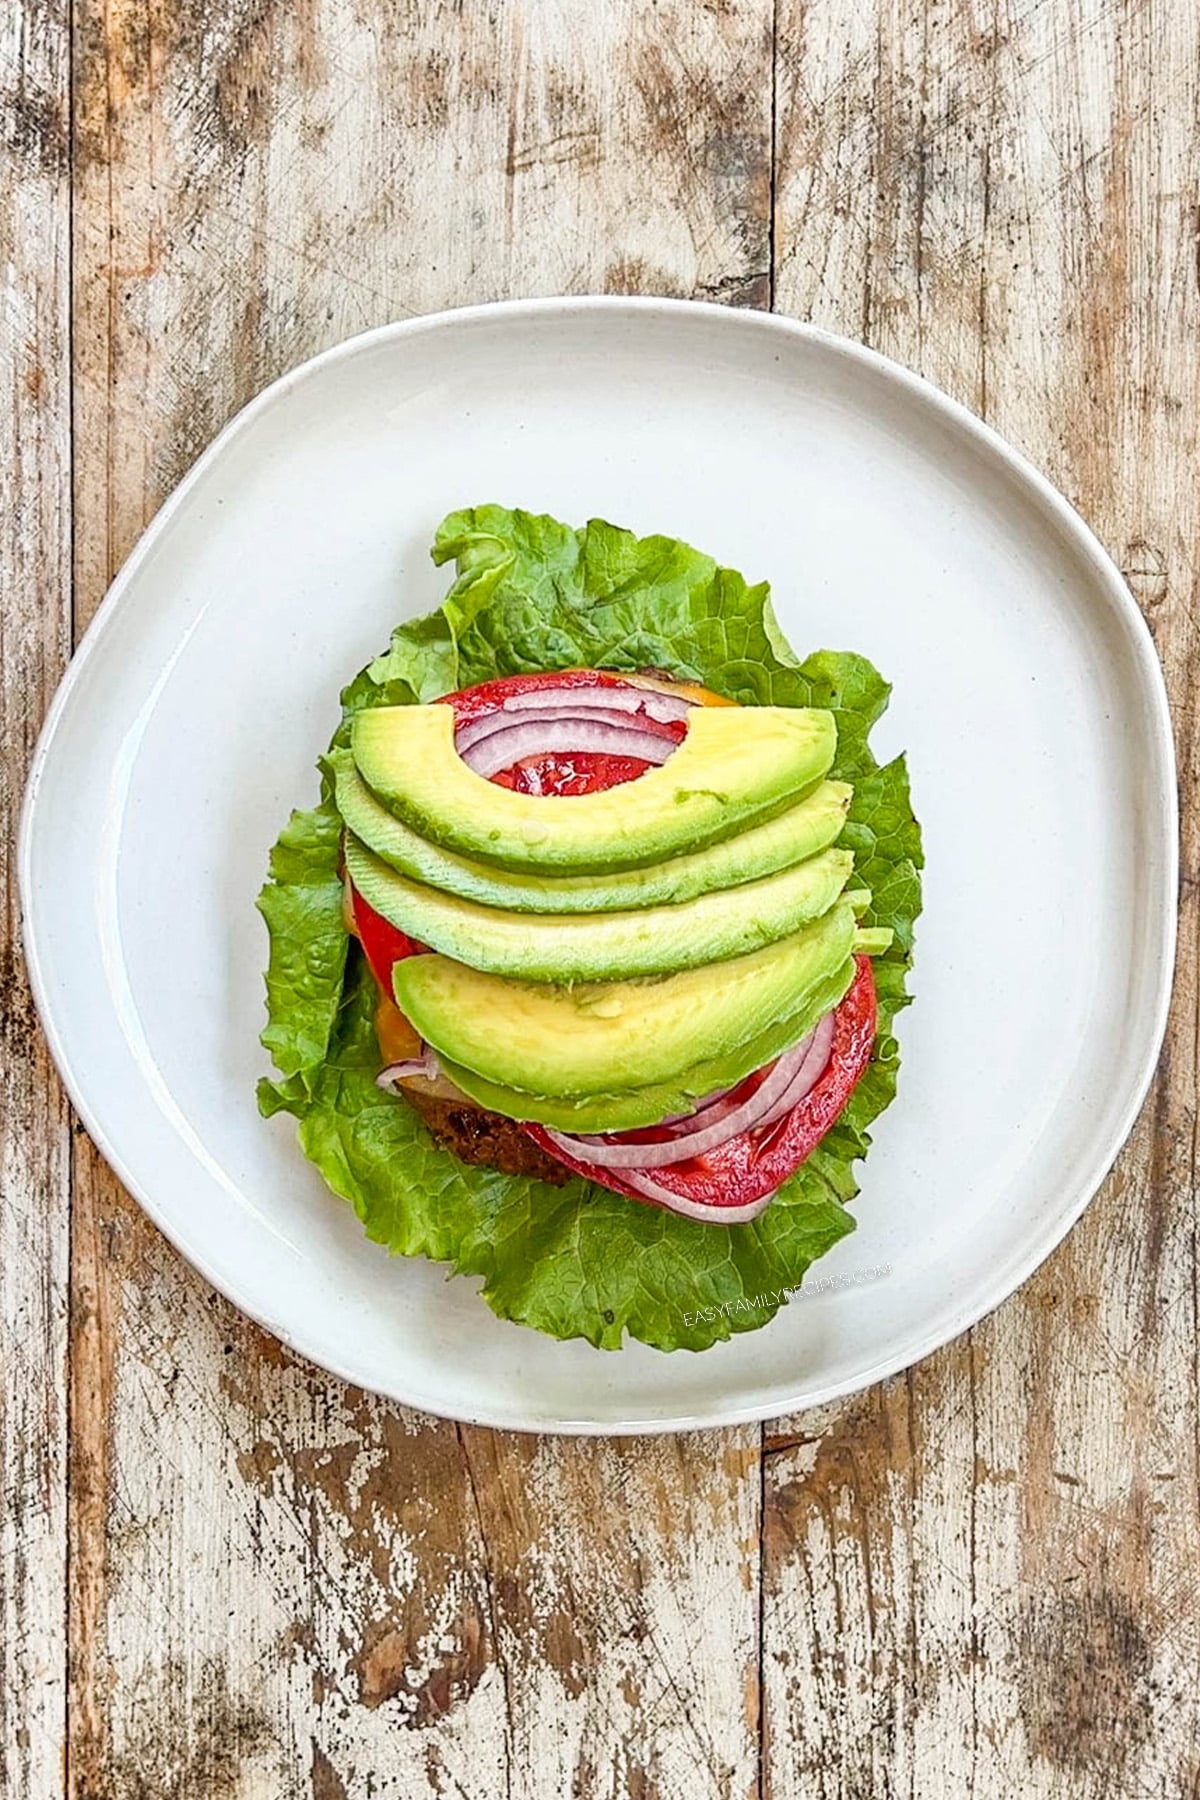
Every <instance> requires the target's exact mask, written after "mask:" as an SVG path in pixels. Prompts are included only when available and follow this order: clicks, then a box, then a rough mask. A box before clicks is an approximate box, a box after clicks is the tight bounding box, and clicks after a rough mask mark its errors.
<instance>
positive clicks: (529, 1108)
mask: <svg viewBox="0 0 1200 1800" xmlns="http://www.w3.org/2000/svg"><path fill="white" fill-rule="evenodd" d="M853 979H854V959H853V957H847V959H846V961H845V962H844V963H843V964H842V965H841V967H840V968H839V969H838V970H837V971H836V972H835V973H834V974H833V975H830V976H828V977H826V979H825V980H823V981H818V982H815V983H814V984H813V986H812V987H811V988H809V990H808V992H807V993H806V994H805V995H804V996H803V1000H802V1002H801V1004H800V1005H799V1006H798V1007H797V1009H796V1011H795V1012H793V1013H789V1015H788V1017H787V1018H786V1019H780V1020H779V1022H778V1023H777V1024H775V1025H771V1026H769V1027H768V1029H767V1030H766V1031H762V1032H759V1034H758V1036H757V1037H753V1038H751V1039H750V1040H749V1041H748V1042H747V1043H745V1044H741V1045H739V1046H738V1048H737V1049H736V1050H730V1051H728V1052H726V1054H725V1055H724V1056H716V1057H709V1058H708V1059H707V1060H706V1061H704V1062H699V1063H693V1065H692V1067H691V1068H690V1069H684V1070H683V1071H682V1073H681V1074H679V1075H676V1076H675V1077H674V1078H673V1079H672V1080H670V1081H660V1082H655V1083H652V1084H651V1085H650V1086H648V1087H638V1088H626V1089H624V1090H623V1091H621V1092H618V1093H611V1094H592V1095H589V1096H588V1097H587V1098H586V1099H579V1100H569V1099H563V1098H559V1099H552V1098H551V1097H550V1096H549V1095H545V1094H526V1093H522V1092H521V1090H520V1089H519V1088H515V1087H505V1086H503V1085H502V1084H501V1083H500V1082H496V1081H488V1080H487V1079H486V1077H484V1076H482V1075H477V1074H476V1073H475V1071H474V1070H473V1069H464V1068H463V1067H461V1065H460V1064H458V1063H455V1062H451V1061H450V1060H449V1058H447V1057H443V1058H442V1059H441V1068H442V1073H443V1075H445V1076H446V1077H447V1078H448V1079H449V1080H450V1081H452V1082H453V1083H454V1085H455V1086H456V1087H459V1088H461V1089H462V1091H463V1093H464V1094H467V1095H468V1096H469V1097H470V1098H471V1099H472V1100H474V1101H475V1102H476V1103H477V1104H478V1105H479V1106H486V1107H487V1108H488V1110H489V1111H490V1112H496V1113H503V1114H504V1115H505V1117H506V1118H510V1119H522V1120H525V1121H526V1122H533V1123H535V1124H538V1125H549V1126H551V1127H552V1128H553V1129H554V1130H556V1131H573V1132H577V1131H636V1130H637V1129H638V1128H639V1127H640V1126H643V1125H657V1124H659V1123H660V1122H661V1121H662V1120H663V1119H667V1118H670V1117H671V1115H672V1114H673V1113H682V1112H689V1111H690V1110H691V1109H692V1108H693V1107H694V1106H695V1104H696V1102H697V1101H698V1100H703V1099H704V1098H705V1097H706V1096H707V1095H709V1094H715V1093H716V1092H717V1090H718V1089H719V1088H727V1087H733V1086H734V1085H735V1084H736V1083H737V1082H739V1081H744V1080H745V1078H746V1076H747V1075H749V1074H750V1073H751V1072H752V1071H753V1070H755V1069H761V1068H762V1067H763V1066H764V1064H766V1063H769V1062H774V1060H775V1058H776V1057H777V1056H782V1055H783V1053H784V1051H785V1050H789V1049H790V1048H791V1046H792V1045H793V1044H798V1043H799V1041H800V1039H801V1038H802V1037H806V1036H807V1035H808V1033H809V1032H810V1031H811V1030H812V1028H813V1026H814V1025H815V1024H816V1023H817V1021H818V1019H822V1018H824V1016H825V1014H826V1013H827V1012H832V1010H833V1008H834V1007H835V1006H836V1005H837V1004H838V1002H839V1001H840V1000H841V999H842V998H843V996H844V995H845V993H846V990H847V988H848V987H849V986H850V983H851V982H852V981H853Z"/></svg>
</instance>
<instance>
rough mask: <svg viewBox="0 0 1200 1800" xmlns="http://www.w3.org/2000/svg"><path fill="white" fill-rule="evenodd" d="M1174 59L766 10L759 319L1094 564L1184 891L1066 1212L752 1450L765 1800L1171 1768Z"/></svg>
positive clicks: (1187, 1750)
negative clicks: (918, 1336)
mask: <svg viewBox="0 0 1200 1800" xmlns="http://www.w3.org/2000/svg"><path fill="white" fill-rule="evenodd" d="M1198 69H1200V17H1198V16H1197V14H1196V11H1195V9H1194V8H1193V7H1189V6H1185V5H1170V4H1168V5H1154V6H1143V5H1140V4H1137V3H1136V0H1130V3H1128V4H1118V5H1104V6H1101V5H1090V4H1089V5H1080V6H1072V7H1071V8H1069V9H1068V8H1054V7H1051V6H1047V5H1041V4H1036V3H1035V0H1010V3H1008V4H1002V5H999V6H996V5H992V4H990V3H989V4H986V5H984V4H973V5H963V6H958V7H941V6H933V7H928V8H927V7H925V6H924V5H918V4H912V5H904V4H901V5H892V4H883V3H879V4H876V5H866V6H860V5H858V4H851V3H850V0H845V3H843V4H834V5H830V6H826V7H821V8H812V7H805V6H802V5H799V4H785V5H784V6H783V7H782V9H781V12H780V24H779V108H778V117H779V138H778V146H777V149H778V163H777V187H776V192H777V206H776V227H775V235H776V245H777V252H778V256H779V271H778V278H777V289H776V291H777V297H778V303H779V304H780V305H781V306H782V307H783V308H784V309H786V310H787V311H789V312H794V313H797V314H801V315H805V316H811V317H813V318H816V319H818V320H819V321H820V322H821V323H823V324H827V325H830V326H832V327H834V328H836V329H842V330H848V331H850V332H853V333H856V334H861V335H863V336H865V337H867V338H868V340H869V341H871V342H873V343H874V344H875V345H877V346H878V347H879V348H880V349H883V350H886V351H888V352H889V353H890V354H892V355H895V356H898V357H899V358H900V359H901V360H902V361H904V362H906V363H908V364H910V365H911V366H912V367H914V368H917V369H919V370H921V371H922V373H924V374H927V375H929V376H930V377H931V378H932V379H933V380H935V381H937V382H939V383H941V384H942V385H944V386H945V387H947V388H948V389H949V390H950V391H951V392H952V393H955V394H956V395H958V396H959V397H960V398H961V399H963V400H965V401H966V402H967V403H968V404H969V405H971V406H973V407H975V408H976V409H977V410H979V411H982V412H983V413H984V414H985V415H986V416H987V417H988V418H989V419H990V420H991V421H992V422H994V423H995V424H996V425H998V426H999V428H1000V429H1001V430H1002V431H1003V432H1004V433H1005V434H1006V435H1007V436H1009V437H1010V438H1011V439H1012V440H1013V441H1014V442H1015V443H1016V444H1017V445H1018V446H1019V447H1020V448H1022V449H1024V450H1025V451H1026V452H1027V453H1028V454H1029V455H1030V456H1032V457H1033V459H1034V460H1035V461H1036V462H1038V463H1040V464H1041V465H1042V466H1043V467H1044V468H1046V469H1047V471H1048V472H1049V473H1050V475H1051V477H1052V478H1053V479H1054V480H1055V481H1056V482H1057V483H1058V484H1059V485H1060V486H1061V487H1062V488H1063V490H1064V491H1065V492H1066V493H1067V494H1068V496H1069V497H1070V498H1072V499H1073V500H1074V501H1075V503H1076V504H1077V505H1078V506H1079V508H1080V509H1081V511H1082V512H1083V513H1084V516H1085V517H1086V518H1087V519H1089V520H1090V521H1091V522H1092V524H1093V525H1094V526H1095V527H1096V529H1097V531H1098V532H1099V534H1100V536H1101V538H1102V539H1103V540H1104V541H1105V543H1106V544H1107V545H1108V546H1109V548H1110V549H1111V550H1112V551H1113V553H1114V555H1116V556H1117V558H1118V559H1119V560H1120V561H1121V562H1122V565H1123V567H1124V569H1125V571H1126V575H1127V578H1128V579H1129V581H1130V584H1131V586H1132V588H1133V591H1134V593H1135V595H1136V596H1137V598H1138V600H1139V602H1140V603H1141V605H1142V607H1143V609H1144V611H1145V613H1146V617H1147V619H1148V620H1149V622H1150V625H1151V628H1152V630H1153V632H1154V634H1155V638H1156V641H1157V644H1158V648H1159V651H1160V654H1161V655H1162V658H1163V661H1164V665H1165V667H1166V671H1167V677H1168V682H1169V685H1170V690H1171V694H1172V700H1173V705H1174V711H1175V720H1176V726H1177V731H1178V743H1179V753H1180V766H1181V787H1182V791H1183V799H1184V808H1185V811H1184V870H1185V878H1184V888H1183V912H1182V936H1181V944H1180V954H1179V965H1178V986H1177V991H1176V995H1175V1005H1174V1009H1173V1015H1172V1023H1171V1028H1170V1035H1169V1039H1168V1044H1167V1049H1166V1053H1165V1056H1164V1059H1163V1063H1162V1067H1161V1070H1160V1074H1159V1078H1158V1081H1157V1084H1156V1087H1155V1090H1154V1093H1153V1096H1152V1099H1151V1101H1150V1103H1149V1104H1148V1107H1147V1109H1146V1111H1145V1113H1144V1114H1143V1117H1142V1120H1141V1123H1140V1125H1139V1127H1138V1129H1137V1131H1136V1132H1135V1134H1134V1137H1133V1139H1132V1140H1131V1142H1130V1144H1129V1146H1128V1147H1127V1149H1126V1151H1125V1153H1124V1154H1123V1156H1122V1157H1121V1159H1120V1162H1119V1164H1118V1167H1117V1169H1116V1171H1115V1173H1114V1174H1113V1175H1112V1177H1111V1178H1110V1180H1109V1182H1108V1183H1107V1185H1106V1187H1105V1190H1104V1192H1103V1195H1102V1196H1101V1198H1100V1199H1099V1200H1097V1201H1096V1203H1095V1204H1094V1205H1093V1207H1092V1209H1091V1210H1090V1211H1089V1213H1088V1214H1087V1216H1086V1218H1085V1220H1084V1221H1083V1223H1082V1224H1081V1225H1080V1226H1079V1227H1078V1228H1077V1230H1076V1231H1075V1232H1074V1233H1073V1234H1072V1236H1071V1238H1070V1239H1069V1240H1068V1242H1067V1244H1066V1245H1065V1246H1064V1247H1063V1248H1062V1249H1061V1250H1060V1251H1059V1253H1058V1254H1057V1255H1056V1256H1055V1257H1053V1258H1052V1259H1051V1260H1050V1262H1049V1263H1048V1264H1047V1265H1046V1266H1045V1268H1044V1269H1043V1270H1042V1271H1041V1273H1040V1274H1039V1275H1038V1276H1037V1277H1036V1278H1035V1279H1034V1280H1033V1281H1032V1282H1030V1283H1029V1285H1028V1286H1027V1287H1026V1288H1025V1289H1024V1290H1023V1291H1022V1292H1021V1293H1020V1294H1019V1295H1018V1296H1016V1297H1015V1298H1014V1299H1013V1300H1012V1301H1011V1302H1009V1304H1008V1305H1006V1306H1005V1307H1003V1308H1001V1309H1000V1311H999V1312H998V1313H996V1314H995V1315H994V1316H993V1317H992V1318H990V1319H988V1320H987V1321H985V1322H984V1324H982V1325H981V1326H979V1327H978V1328H977V1329H976V1330H975V1331H974V1332H972V1333H971V1334H969V1336H968V1337H967V1338H965V1339H963V1340H962V1341H961V1342H959V1343H957V1344H955V1345H953V1346H951V1347H950V1348H949V1349H948V1350H946V1351H945V1352H943V1353H942V1354H941V1355H939V1356H937V1357H935V1358H933V1359H931V1360H930V1361H929V1362H928V1363H926V1364H924V1365H922V1366H921V1367H919V1368H918V1369H916V1370H914V1371H912V1372H911V1374H910V1375H909V1376H908V1377H907V1378H903V1379H900V1380H897V1381H894V1382H891V1383H888V1384H887V1385H886V1387H885V1388H883V1389H882V1390H877V1391H874V1392H872V1393H871V1394H869V1395H866V1396H864V1397H862V1398H861V1399H859V1400H856V1401H853V1402H851V1403H849V1404H847V1405H845V1406H841V1407H836V1408H833V1409H831V1410H830V1411H829V1412H827V1413H825V1414H823V1415H821V1416H820V1417H817V1418H813V1417H809V1418H801V1419H796V1420H791V1421H781V1422H780V1423H779V1424H778V1425H777V1426H776V1427H775V1428H774V1432H773V1437H774V1440H775V1442H777V1443H778V1445H779V1449H778V1451H777V1453H774V1454H769V1455H768V1458H767V1465H766V1466H767V1475H766V1483H765V1561H764V1573H763V1581H764V1592H765V1596H766V1617H765V1626H764V1629H765V1672H766V1699H765V1721H766V1745H767V1757H766V1767H765V1771H764V1793H766V1794H769V1795H771V1796H773V1797H775V1796H777V1797H779V1800H784V1797H787V1800H791V1797H792V1796H801V1795H803V1796H805V1800H807V1797H808V1796H821V1797H822V1800H825V1797H830V1800H832V1797H833V1796H835V1795H836V1796H838V1797H839V1800H851V1796H853V1797H854V1800H857V1797H858V1796H860V1795H866V1794H870V1795H882V1794H888V1795H891V1794H896V1795H901V1794H903V1795H907V1796H921V1797H922V1800H924V1797H926V1796H928V1797H929V1800H934V1797H935V1796H937V1797H940V1796H942V1795H945V1794H948V1793H953V1794H971V1795H978V1796H980V1797H984V1796H986V1797H987V1800H1001V1797H1006V1796H1010V1795H1012V1794H1016V1793H1019V1794H1022V1795H1025V1796H1030V1797H1031V1800H1032V1797H1034V1796H1057V1795H1063V1794H1070V1795H1071V1796H1073V1797H1078V1800H1089V1797H1090V1796H1096V1797H1097V1800H1099V1796H1110V1795H1113V1794H1121V1795H1126V1794H1128V1795H1139V1796H1140V1795H1145V1796H1151V1795H1155V1796H1157V1795H1162V1796H1164V1797H1165V1796H1168V1795H1172V1796H1173V1795H1182V1794H1192V1793H1194V1792H1196V1786H1197V1781H1198V1780H1200V1718H1198V1703H1197V1691H1196V1685H1195V1680H1194V1671H1195V1668H1196V1665H1197V1657H1198V1655H1200V1616H1198V1613H1197V1607H1196V1576H1195V1570H1196V1566H1197V1561H1198V1558H1200V1525H1198V1520H1197V1466H1196V1445H1197V1416H1196V1361H1195V1359H1196V1291H1197V1269H1196V1099H1197V1062H1196V1057H1197V1039H1198V1035H1200V1034H1198V948H1200V947H1198V942H1197V933H1198V918H1197V894H1196V884H1195V877H1196V869H1197V857H1198V852H1200V841H1198V834H1200V807H1198V802H1197V795H1198V793H1200V788H1198V785H1197V780H1196V776H1197V772H1198V771H1197V758H1198V743H1200V739H1198V734H1197V693H1196V687H1197V669H1198V666H1200V629H1198V624H1197V614H1196V566H1195V554H1196V543H1197V540H1198V535H1200V531H1198V528H1200V515H1198V496H1197V484H1196V480H1195V464H1196V449H1197V445H1196V435H1197V422H1198V420H1200V362H1198V361H1197V358H1196V355H1195V345H1196V342H1197V334H1198V331H1200V293H1198V288H1197V261H1196V245H1197V227H1196V220H1197V212H1196V206H1197V198H1198V186H1197V175H1198V167H1197V161H1198V153H1200V143H1198V138H1197V127H1196V118H1197V109H1196V98H1197V71H1198Z"/></svg>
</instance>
